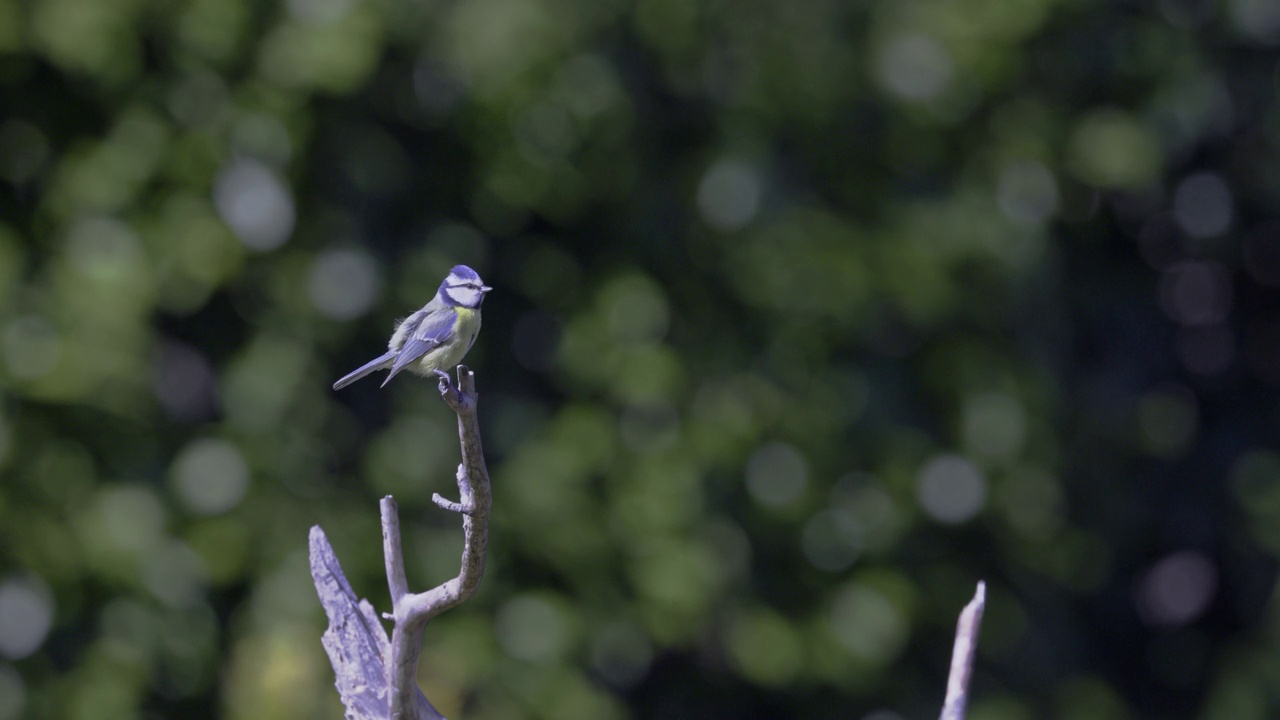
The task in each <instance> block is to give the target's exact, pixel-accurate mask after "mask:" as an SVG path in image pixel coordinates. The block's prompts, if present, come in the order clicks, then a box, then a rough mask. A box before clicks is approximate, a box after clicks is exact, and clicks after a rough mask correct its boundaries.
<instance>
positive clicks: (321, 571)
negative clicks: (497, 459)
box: [311, 365, 492, 720]
mask: <svg viewBox="0 0 1280 720" xmlns="http://www.w3.org/2000/svg"><path fill="white" fill-rule="evenodd" d="M440 396H441V397H442V398H443V399H444V401H445V403H446V404H447V405H448V406H449V407H450V408H452V409H453V411H454V412H455V413H457V415H458V437H459V441H460V443H461V446H462V463H461V464H460V465H459V466H458V474H457V479H458V492H459V495H460V500H459V501H458V502H452V501H450V500H446V499H444V498H442V497H441V496H440V495H438V494H437V495H434V496H433V497H432V499H433V500H434V501H435V503H436V505H439V506H440V507H442V508H444V509H446V510H450V511H452V512H456V513H460V514H461V515H462V532H463V548H462V569H461V570H460V571H459V573H458V576H457V577H455V578H453V579H452V580H449V581H447V582H445V583H443V584H441V585H439V586H437V587H435V588H432V589H431V590H428V591H426V592H422V593H412V592H409V583H408V580H407V579H406V577H405V571H404V553H403V548H402V545H401V540H400V515H399V512H398V509H397V507H396V502H395V500H394V499H392V498H391V497H390V496H387V497H384V498H383V499H382V501H381V503H380V508H381V511H382V550H383V556H384V559H385V560H386V568H387V584H388V586H389V587H390V589H391V612H390V613H389V614H387V615H385V617H387V618H389V619H391V620H393V621H394V625H393V627H392V630H391V638H390V641H388V639H387V635H386V631H385V630H384V629H383V627H382V625H381V623H380V622H379V621H378V618H377V616H376V615H375V614H374V612H373V607H372V606H371V605H370V604H369V602H368V601H367V600H361V599H357V598H356V595H355V593H354V591H352V589H351V585H350V584H349V583H348V582H347V579H346V577H345V576H344V575H343V573H342V568H341V566H340V565H339V564H338V559H337V557H336V556H335V555H334V553H333V549H332V548H331V547H330V546H329V543H328V540H327V539H326V538H325V535H324V531H322V530H321V529H320V528H319V527H313V528H312V529H311V574H312V578H313V579H314V581H315V586H316V592H317V593H318V594H319V595H320V602H321V604H322V605H323V606H324V609H325V613H326V614H327V615H328V617H329V629H328V630H326V631H325V634H324V638H323V644H324V647H325V651H326V652H328V653H329V660H330V662H331V663H332V664H333V670H334V674H335V675H336V676H337V683H336V685H337V688H338V693H339V695H340V696H341V698H342V703H343V705H344V706H345V707H346V709H347V718H348V719H349V720H375V718H376V719H377V720H382V719H383V718H387V717H390V718H392V720H443V716H442V715H441V714H440V713H439V712H438V711H437V710H436V709H435V708H434V707H432V706H431V703H430V702H428V701H427V698H426V696H424V695H423V694H422V692H421V690H419V689H418V684H417V682H416V679H415V678H416V676H417V672H418V655H419V652H420V651H421V649H422V632H423V630H424V629H425V628H426V625H427V621H428V620H430V619H431V618H433V617H435V616H436V615H439V614H440V613H442V612H444V611H445V610H448V609H450V608H452V607H455V606H457V605H460V604H461V603H463V602H466V601H467V599H469V598H470V597H471V596H472V595H474V594H475V591H476V588H477V587H479V585H480V578H481V577H482V576H483V575H484V562H485V548H486V547H487V545H488V533H489V507H490V504H491V502H492V497H491V495H490V491H489V471H488V469H486V467H485V463H484V449H483V447H482V446H481V443H480V423H479V420H478V419H477V417H476V387H475V374H474V373H472V372H471V371H470V370H469V369H468V368H466V367H465V366H462V365H459V366H458V382H457V385H454V384H453V383H452V382H451V381H450V379H449V376H448V375H445V374H443V373H441V379H440Z"/></svg>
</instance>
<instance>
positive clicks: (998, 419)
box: [962, 393, 1027, 458]
mask: <svg viewBox="0 0 1280 720" xmlns="http://www.w3.org/2000/svg"><path fill="white" fill-rule="evenodd" d="M962 423H963V436H964V445H965V448H966V449H968V450H970V451H971V452H973V453H975V454H977V455H982V456H985V457H994V458H1006V457H1010V456H1012V455H1014V454H1015V453H1017V452H1018V450H1020V449H1021V448H1022V443H1023V440H1024V439H1025V438H1026V435H1027V421H1026V416H1025V415H1024V413H1023V411H1022V405H1021V404H1020V403H1019V402H1018V401H1017V399H1016V398H1014V397H1012V396H1010V395H1006V394H1004V393H989V394H985V395H977V396H974V397H972V398H969V399H968V400H967V401H966V402H965V405H964V411H963V420H962Z"/></svg>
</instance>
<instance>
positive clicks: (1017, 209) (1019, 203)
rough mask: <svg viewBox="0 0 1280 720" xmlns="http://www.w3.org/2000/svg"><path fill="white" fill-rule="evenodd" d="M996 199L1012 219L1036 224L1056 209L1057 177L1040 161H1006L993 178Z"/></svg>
mask: <svg viewBox="0 0 1280 720" xmlns="http://www.w3.org/2000/svg"><path fill="white" fill-rule="evenodd" d="M996 203H997V204H998V205H999V206H1000V212H1002V213H1004V216H1005V217H1007V218H1009V219H1010V220H1012V221H1013V222H1015V223H1018V224H1020V225H1039V224H1041V223H1043V222H1044V221H1046V220H1048V219H1049V218H1050V217H1051V216H1052V215H1053V214H1054V213H1055V212H1057V210H1058V181H1057V180H1055V179H1054V177H1053V173H1051V172H1049V169H1048V168H1046V167H1045V166H1044V165H1043V164H1042V163H1039V162H1036V161H1034V160H1022V161H1018V162H1013V163H1010V164H1008V165H1006V166H1005V167H1004V169H1003V170H1001V171H1000V178H999V180H998V181H997V182H996Z"/></svg>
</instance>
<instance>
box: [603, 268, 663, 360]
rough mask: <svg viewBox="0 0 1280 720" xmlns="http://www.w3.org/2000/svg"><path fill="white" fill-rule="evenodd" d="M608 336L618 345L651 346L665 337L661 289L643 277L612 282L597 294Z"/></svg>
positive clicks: (632, 277) (637, 276) (636, 276)
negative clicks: (619, 343)
mask: <svg viewBox="0 0 1280 720" xmlns="http://www.w3.org/2000/svg"><path fill="white" fill-rule="evenodd" d="M600 304H601V306H602V308H603V309H604V312H605V315H606V318H607V321H608V324H609V333H610V334H611V335H613V337H614V338H615V339H616V340H618V341H620V342H637V343H645V344H648V343H655V342H658V341H659V340H661V339H662V338H663V337H665V336H666V334H667V326H668V324H669V322H670V312H671V311H670V308H669V307H668V305H667V296H666V294H665V293H664V292H663V290H662V288H661V287H660V286H659V285H658V284H657V283H655V282H653V281H652V280H650V279H649V278H647V277H644V276H640V275H632V276H628V277H624V278H620V279H618V280H615V281H613V282H611V283H609V285H607V286H606V287H605V288H604V289H603V290H602V291H601V293H600Z"/></svg>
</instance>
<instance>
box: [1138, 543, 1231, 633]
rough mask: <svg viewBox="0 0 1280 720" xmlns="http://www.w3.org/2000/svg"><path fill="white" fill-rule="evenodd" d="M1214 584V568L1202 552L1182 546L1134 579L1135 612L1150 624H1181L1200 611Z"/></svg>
mask: <svg viewBox="0 0 1280 720" xmlns="http://www.w3.org/2000/svg"><path fill="white" fill-rule="evenodd" d="M1217 588H1218V570H1217V567H1216V566H1215V565H1214V564H1213V561H1212V560H1210V559H1209V558H1208V557H1206V556H1205V555H1204V554H1203V553H1200V552H1196V551H1194V550H1183V551H1180V552H1176V553H1173V554H1170V555H1168V556H1166V557H1164V558H1163V559H1161V560H1160V561H1158V562H1156V563H1155V564H1154V565H1153V566H1152V567H1151V568H1150V569H1149V570H1148V571H1147V572H1146V573H1145V574H1144V575H1143V577H1142V579H1141V580H1139V581H1138V587H1137V592H1136V595H1137V597H1136V599H1135V601H1136V603H1137V607H1138V611H1139V613H1140V614H1141V615H1142V617H1143V619H1144V620H1146V621H1147V623H1149V624H1152V625H1185V624H1187V623H1189V622H1191V621H1193V620H1195V619H1196V618H1198V617H1200V616H1201V615H1202V614H1204V611H1205V610H1206V609H1207V608H1208V606H1209V603H1210V602H1211V601H1212V600H1213V596H1214V594H1215V593H1216V592H1217Z"/></svg>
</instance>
